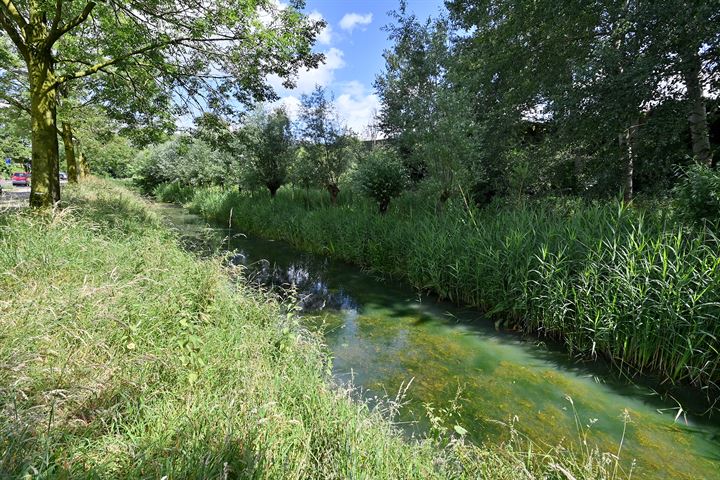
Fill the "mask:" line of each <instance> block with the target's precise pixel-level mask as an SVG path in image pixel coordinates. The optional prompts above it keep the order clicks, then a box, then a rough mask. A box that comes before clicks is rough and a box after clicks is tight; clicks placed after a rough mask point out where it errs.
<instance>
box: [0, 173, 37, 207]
mask: <svg viewBox="0 0 720 480" xmlns="http://www.w3.org/2000/svg"><path fill="white" fill-rule="evenodd" d="M0 185H2V190H3V194H2V195H0V210H6V209H9V208H13V209H14V208H23V207H27V206H28V202H29V201H30V187H13V185H12V182H10V180H0Z"/></svg>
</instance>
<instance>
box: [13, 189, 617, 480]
mask: <svg viewBox="0 0 720 480" xmlns="http://www.w3.org/2000/svg"><path fill="white" fill-rule="evenodd" d="M29 245H32V246H34V248H28V246H29ZM0 271H2V272H3V273H2V274H0V291H2V292H3V299H4V300H3V302H2V303H1V304H0V309H1V312H2V318H3V324H2V328H3V341H2V342H0V358H2V359H3V360H2V361H3V364H4V365H5V368H3V369H2V373H0V378H1V380H0V384H1V385H2V390H1V392H2V410H1V411H0V432H2V433H1V435H2V443H0V452H1V455H0V471H2V472H3V475H4V476H8V477H11V478H25V477H27V476H41V477H43V478H70V477H71V478H147V477H161V476H168V477H172V478H214V477H240V478H281V477H282V478H304V477H305V478H306V477H317V476H320V477H322V478H478V477H483V478H486V477H489V476H491V477H492V478H501V479H503V478H506V479H515V478H527V476H528V475H530V476H531V477H533V478H564V477H563V475H566V474H571V475H574V476H576V477H577V478H603V479H604V478H624V477H625V474H624V473H623V470H622V468H621V467H620V468H618V464H617V461H616V460H615V458H614V456H613V455H611V454H601V453H600V452H597V451H594V450H592V448H591V447H587V446H582V444H581V443H579V442H578V443H577V444H576V443H575V442H568V444H567V445H563V446H556V447H552V446H549V447H547V446H542V445H534V446H532V447H531V446H530V443H529V442H528V441H527V440H525V439H524V438H522V437H521V436H519V435H518V434H517V432H513V431H512V430H511V429H510V428H509V429H508V438H507V441H506V442H505V443H504V444H503V445H502V446H500V447H487V448H486V447H478V446H472V445H466V444H465V443H464V442H463V441H462V435H461V433H458V432H461V430H458V431H456V430H455V429H454V428H453V425H452V424H449V425H448V424H446V423H445V421H444V420H443V419H442V418H441V417H440V416H437V418H436V426H435V428H434V430H433V431H434V435H433V436H430V437H428V438H427V439H425V440H413V441H407V440H404V439H403V438H402V436H401V434H400V433H399V431H398V430H397V429H396V428H395V427H394V426H393V425H392V424H391V423H390V422H389V421H388V416H389V415H391V414H392V412H393V411H394V408H395V407H394V406H393V404H392V403H385V404H382V405H380V406H378V407H376V408H374V409H370V408H369V407H368V406H367V405H365V404H363V403H357V402H355V401H353V400H352V392H351V391H349V390H348V389H347V388H346V387H339V386H333V384H332V380H331V379H330V378H329V374H328V373H327V372H328V362H329V358H328V357H327V356H326V355H325V353H323V350H322V348H321V344H320V342H319V340H318V338H317V337H316V336H315V335H314V334H312V333H311V332H308V331H306V330H304V329H302V328H301V327H300V326H299V325H298V323H297V321H296V319H294V318H293V316H292V315H288V314H287V313H286V312H284V311H283V310H282V309H281V308H280V306H279V305H278V304H277V303H276V302H275V301H273V300H272V299H267V298H264V297H263V296H261V295H259V294H258V293H254V292H253V291H250V290H248V289H247V288H246V287H244V286H243V283H237V284H230V283H229V280H228V277H227V276H226V273H225V272H224V271H223V267H222V266H221V264H220V262H219V261H218V260H217V259H214V260H204V261H201V260H198V259H197V258H195V257H194V256H193V255H192V254H190V253H187V252H185V251H183V250H182V249H181V248H180V247H179V244H178V241H177V237H176V236H175V235H174V234H172V233H170V232H169V231H168V230H167V228H166V227H164V226H163V224H162V222H161V221H160V220H159V218H158V217H157V216H156V215H155V214H154V213H153V212H152V211H151V210H150V208H149V207H148V206H147V205H146V204H145V203H143V202H141V201H139V200H138V199H137V198H136V197H134V196H133V195H131V194H129V193H128V192H127V191H123V190H122V189H121V188H120V187H117V186H114V185H112V184H109V183H107V182H104V181H96V180H88V181H86V182H84V183H83V186H82V187H79V188H77V189H74V190H71V191H69V192H68V193H67V194H66V196H65V201H64V204H63V209H61V210H54V211H47V212H45V213H44V214H42V215H35V214H32V213H30V212H27V211H25V212H3V213H2V214H0ZM11 292H22V294H21V295H11V294H10V293H11ZM578 435H579V437H578V438H580V436H581V435H583V432H582V431H581V432H578ZM566 472H567V473H566Z"/></svg>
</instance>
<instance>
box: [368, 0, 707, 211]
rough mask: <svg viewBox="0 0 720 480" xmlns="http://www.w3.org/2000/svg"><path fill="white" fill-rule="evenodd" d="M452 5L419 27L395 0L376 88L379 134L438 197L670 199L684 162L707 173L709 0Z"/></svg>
mask: <svg viewBox="0 0 720 480" xmlns="http://www.w3.org/2000/svg"><path fill="white" fill-rule="evenodd" d="M447 7H448V10H449V17H448V18H442V17H441V18H437V19H429V20H427V21H422V20H420V19H418V18H416V17H415V16H414V15H412V14H410V13H408V12H407V10H406V6H405V2H401V7H400V9H399V10H398V11H397V12H395V13H394V23H393V24H391V25H388V26H387V30H388V32H389V37H390V40H391V41H392V42H393V45H392V48H390V49H389V50H387V51H386V52H385V60H386V67H385V71H384V72H383V73H382V74H381V75H379V76H378V77H377V80H376V89H377V92H378V94H379V95H380V97H381V99H382V108H381V112H380V123H381V126H382V128H383V131H384V132H385V134H386V135H387V136H388V137H389V138H391V139H393V140H394V141H395V142H396V144H397V145H398V149H399V151H400V153H401V155H402V156H403V161H404V162H405V163H406V164H408V165H412V168H413V169H414V171H416V172H421V173H420V176H422V172H425V171H426V170H430V171H431V172H432V176H433V178H434V182H435V184H436V186H437V187H436V190H437V195H438V196H439V197H440V200H443V201H444V199H445V198H447V197H448V196H449V195H457V194H459V193H460V189H464V191H466V192H472V194H473V197H474V199H475V201H476V202H478V203H480V204H483V203H487V202H488V201H489V200H490V199H491V198H492V197H494V196H497V195H508V194H510V195H516V194H520V195H538V194H548V193H552V194H565V193H573V194H576V195H583V196H588V197H609V196H614V195H616V194H617V193H618V192H619V191H621V190H622V191H624V193H625V199H626V200H630V199H631V198H632V197H633V195H634V194H635V193H636V192H639V191H644V192H651V193H658V192H660V191H663V190H666V189H667V188H668V186H670V185H672V184H673V183H674V182H675V180H676V176H675V171H676V169H677V167H678V166H686V165H688V164H689V163H692V162H693V159H694V161H695V162H697V163H700V164H703V165H707V166H711V165H712V164H713V151H714V149H715V148H716V146H714V145H713V144H712V143H711V142H712V141H713V139H712V137H711V135H710V134H709V130H710V128H711V127H712V123H711V122H712V121H713V118H714V117H713V113H712V112H714V111H717V105H716V103H715V102H711V101H710V99H712V98H713V97H716V96H717V92H718V86H719V83H718V79H719V78H720V76H718V74H717V73H718V65H719V64H720V62H718V53H719V52H720V50H719V48H720V43H718V42H719V40H718V39H720V14H718V12H720V3H719V2H718V1H717V0H713V1H708V2H688V1H684V0H677V1H672V2H660V3H658V2H636V1H628V2H610V1H603V2H591V3H588V2H582V1H577V2H575V1H570V2H555V1H540V2H538V1H534V0H533V1H530V0H506V1H502V2H494V1H474V0H472V1H471V0H452V1H449V2H447ZM680 11H682V12H684V13H683V15H678V14H677V12H680ZM708 107H710V108H711V109H712V110H711V113H710V114H708V113H707V109H708ZM715 121H717V120H715ZM715 141H717V140H715Z"/></svg>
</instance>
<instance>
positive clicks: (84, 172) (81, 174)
mask: <svg viewBox="0 0 720 480" xmlns="http://www.w3.org/2000/svg"><path fill="white" fill-rule="evenodd" d="M77 175H78V180H82V179H83V178H85V177H87V176H88V175H90V167H89V166H88V162H87V159H86V158H85V154H84V153H83V151H82V148H81V146H80V145H78V155H77Z"/></svg>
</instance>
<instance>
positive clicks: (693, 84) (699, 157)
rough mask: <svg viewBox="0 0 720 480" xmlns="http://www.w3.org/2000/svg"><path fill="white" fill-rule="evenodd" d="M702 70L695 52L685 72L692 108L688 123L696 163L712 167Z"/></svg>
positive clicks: (689, 101)
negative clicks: (701, 76) (701, 77)
mask: <svg viewBox="0 0 720 480" xmlns="http://www.w3.org/2000/svg"><path fill="white" fill-rule="evenodd" d="M700 69H701V64H700V57H699V56H698V54H697V52H694V53H693V54H692V56H691V57H690V61H689V62H688V66H687V68H685V72H684V73H685V86H686V89H687V99H688V103H689V107H690V112H689V114H688V123H689V124H690V138H691V139H692V150H693V156H694V157H695V161H696V162H697V163H699V164H701V165H707V166H708V167H712V164H713V154H712V150H711V148H710V134H709V131H708V122H707V110H706V109H705V99H704V98H703V92H702V82H701V79H700Z"/></svg>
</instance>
